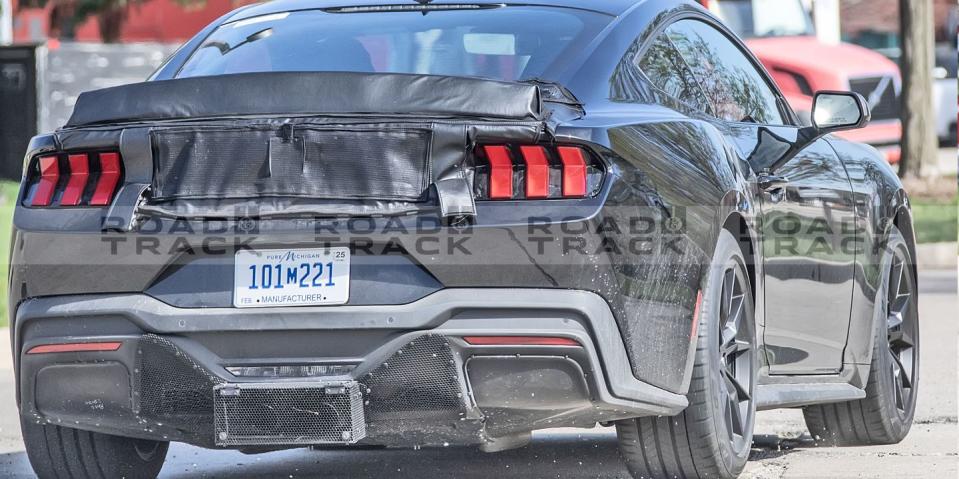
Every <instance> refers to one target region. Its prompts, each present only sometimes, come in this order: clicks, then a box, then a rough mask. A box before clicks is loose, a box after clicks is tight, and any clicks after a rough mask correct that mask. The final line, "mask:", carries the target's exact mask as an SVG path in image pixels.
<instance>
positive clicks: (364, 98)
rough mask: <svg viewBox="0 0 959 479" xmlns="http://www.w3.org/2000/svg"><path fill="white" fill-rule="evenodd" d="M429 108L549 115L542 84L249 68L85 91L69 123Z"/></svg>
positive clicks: (493, 115)
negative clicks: (245, 71) (268, 70)
mask: <svg viewBox="0 0 959 479" xmlns="http://www.w3.org/2000/svg"><path fill="white" fill-rule="evenodd" d="M322 114H330V115H366V114H371V115H404V114H409V115H424V116H434V117H437V116H438V117H471V118H489V119H505V120H521V121H541V120H543V116H544V113H543V105H542V99H541V97H540V89H539V87H538V86H537V85H533V84H524V83H514V82H502V81H494V80H484V79H477V78H466V77H452V76H437V75H412V74H396V73H349V72H282V73H244V74H234V75H218V76H208V77H195V78H182V79H175V80H162V81H152V82H144V83H136V84H132V85H124V86H118V87H113V88H106V89H103V90H96V91H91V92H86V93H83V94H81V95H80V97H79V98H78V99H77V103H76V106H75V107H74V110H73V115H72V116H71V117H70V120H69V121H68V122H67V124H66V127H67V128H73V127H83V126H93V125H100V124H108V123H133V122H143V121H160V120H177V119H189V118H217V117H238V116H255V115H322Z"/></svg>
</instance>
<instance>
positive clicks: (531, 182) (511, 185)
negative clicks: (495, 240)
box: [473, 144, 604, 200]
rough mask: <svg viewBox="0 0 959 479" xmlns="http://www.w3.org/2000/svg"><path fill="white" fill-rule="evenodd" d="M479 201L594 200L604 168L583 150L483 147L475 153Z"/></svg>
mask: <svg viewBox="0 0 959 479" xmlns="http://www.w3.org/2000/svg"><path fill="white" fill-rule="evenodd" d="M473 157H474V161H475V166H474V170H473V172H474V196H475V198H476V199H478V200H537V199H564V198H567V199H569V198H586V197H590V196H594V195H595V194H596V193H597V192H598V191H599V188H600V186H602V182H603V174H604V169H603V167H602V164H601V163H600V162H599V161H598V160H597V159H596V158H595V157H594V155H593V154H592V153H590V152H589V150H587V149H585V148H583V147H580V146H573V145H569V146H546V145H513V144H500V145H480V146H478V147H476V149H475V150H474V152H473Z"/></svg>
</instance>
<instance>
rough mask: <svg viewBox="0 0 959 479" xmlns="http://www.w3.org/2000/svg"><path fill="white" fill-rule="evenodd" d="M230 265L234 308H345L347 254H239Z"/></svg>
mask: <svg viewBox="0 0 959 479" xmlns="http://www.w3.org/2000/svg"><path fill="white" fill-rule="evenodd" d="M233 259H234V262H233V306H234V307H237V308H267V307H286V306H328V305H338V304H346V303H347V302H348V301H349V298H350V259H351V258H350V250H349V248H345V247H336V248H292V249H262V250H251V249H244V250H239V251H237V252H236V253H235V254H234V257H233Z"/></svg>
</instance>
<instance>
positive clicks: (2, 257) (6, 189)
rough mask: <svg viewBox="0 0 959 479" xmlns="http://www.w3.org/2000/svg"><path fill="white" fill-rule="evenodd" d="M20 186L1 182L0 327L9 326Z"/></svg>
mask: <svg viewBox="0 0 959 479" xmlns="http://www.w3.org/2000/svg"><path fill="white" fill-rule="evenodd" d="M19 188H20V185H19V184H17V183H14V182H12V181H0V327H3V326H6V325H7V322H8V321H7V271H8V270H9V269H10V226H11V224H12V223H13V206H14V204H15V203H16V201H17V191H18V189H19Z"/></svg>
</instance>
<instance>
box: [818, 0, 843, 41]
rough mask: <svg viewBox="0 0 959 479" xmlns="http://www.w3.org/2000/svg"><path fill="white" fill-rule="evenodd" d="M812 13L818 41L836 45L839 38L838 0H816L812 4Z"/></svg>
mask: <svg viewBox="0 0 959 479" xmlns="http://www.w3.org/2000/svg"><path fill="white" fill-rule="evenodd" d="M812 13H813V20H814V21H815V23H816V36H817V37H818V38H819V41H821V42H823V43H829V44H832V45H838V44H839V41H840V38H841V34H840V28H839V0H816V1H815V2H814V3H813V4H812Z"/></svg>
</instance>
